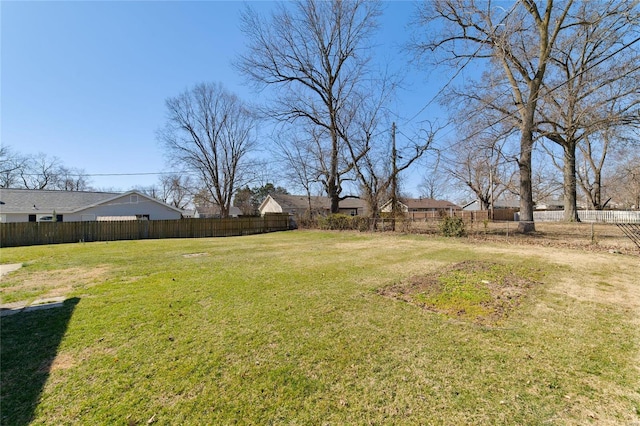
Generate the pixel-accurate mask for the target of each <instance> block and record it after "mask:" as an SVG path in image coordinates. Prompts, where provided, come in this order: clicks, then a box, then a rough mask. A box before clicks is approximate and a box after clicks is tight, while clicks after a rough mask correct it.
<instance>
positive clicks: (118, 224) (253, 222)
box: [0, 214, 290, 247]
mask: <svg viewBox="0 0 640 426" xmlns="http://www.w3.org/2000/svg"><path fill="white" fill-rule="evenodd" d="M288 229H290V226H289V215H287V214H268V215H265V216H264V217H243V218H228V219H178V220H131V221H114V222H21V223H0V247H16V246H31V245H40V244H60V243H77V242H80V241H83V242H91V241H116V240H142V239H158V238H206V237H231V236H240V235H251V234H262V233H265V232H274V231H286V230H288Z"/></svg>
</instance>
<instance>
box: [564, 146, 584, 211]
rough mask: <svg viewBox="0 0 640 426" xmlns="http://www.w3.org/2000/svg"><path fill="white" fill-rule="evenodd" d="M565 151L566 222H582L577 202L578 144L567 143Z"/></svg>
mask: <svg viewBox="0 0 640 426" xmlns="http://www.w3.org/2000/svg"><path fill="white" fill-rule="evenodd" d="M562 148H563V150H564V166H563V170H562V174H563V175H564V185H563V187H564V221H565V222H580V218H578V205H577V200H576V144H575V142H572V141H567V143H566V144H564V145H563V146H562Z"/></svg>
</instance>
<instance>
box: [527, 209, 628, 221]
mask: <svg viewBox="0 0 640 426" xmlns="http://www.w3.org/2000/svg"><path fill="white" fill-rule="evenodd" d="M563 218H564V211H562V210H556V211H546V212H533V220H534V221H535V222H562V221H563ZM578 218H579V219H580V220H581V221H582V222H604V223H640V211H630V210H578Z"/></svg>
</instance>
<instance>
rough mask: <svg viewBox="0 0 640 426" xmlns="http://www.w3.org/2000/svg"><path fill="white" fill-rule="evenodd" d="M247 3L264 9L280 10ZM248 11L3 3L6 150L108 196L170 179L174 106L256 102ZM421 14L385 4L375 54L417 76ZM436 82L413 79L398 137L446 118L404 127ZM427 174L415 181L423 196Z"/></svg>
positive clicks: (426, 114) (400, 108) (403, 96)
mask: <svg viewBox="0 0 640 426" xmlns="http://www.w3.org/2000/svg"><path fill="white" fill-rule="evenodd" d="M248 4H249V5H250V6H251V7H254V8H256V9H257V10H259V11H262V10H264V11H265V12H268V11H269V10H270V8H272V7H273V3H269V2H249V3H248ZM243 7H244V3H242V2H217V1H201V2H165V1H158V2H150V1H149V2H147V1H138V2H133V1H123V2H116V1H114V2H93V1H85V2H75V1H74V2H30V1H24V2H14V1H2V2H1V6H0V8H1V9H0V14H1V43H2V44H1V52H2V54H1V55H2V56H1V60H2V62H1V66H2V71H1V92H0V97H1V110H0V114H1V129H0V137H1V143H2V145H3V146H10V147H11V148H12V149H13V150H15V151H18V152H20V153H23V154H36V153H40V152H42V153H45V154H47V155H48V156H56V157H58V158H60V159H61V160H62V162H63V163H64V164H65V165H66V166H68V167H77V168H81V169H84V170H85V172H86V173H87V174H89V175H91V176H90V184H91V185H92V186H94V187H96V188H98V189H119V190H127V189H130V188H131V187H134V186H149V185H153V184H155V183H157V180H158V176H157V175H155V174H154V173H157V172H163V171H170V169H169V168H167V166H166V165H165V158H164V153H163V150H162V148H161V146H160V145H159V144H158V142H157V141H156V137H155V132H156V130H157V129H158V128H159V127H161V126H162V125H163V124H164V120H165V106H164V101H165V99H166V98H168V97H172V96H176V95H178V94H180V93H181V92H183V91H184V90H185V89H187V88H189V87H191V86H193V85H194V84H197V83H200V82H209V81H211V82H221V83H222V84H223V85H224V86H225V87H226V88H227V89H229V90H231V91H233V92H235V93H237V94H238V95H239V96H240V97H242V98H244V99H247V100H256V98H257V97H258V95H256V94H255V93H252V92H251V89H250V88H249V87H247V86H244V85H243V78H242V77H241V76H240V75H238V74H237V72H236V71H235V70H234V69H233V67H232V65H231V62H232V61H233V60H234V59H235V58H236V57H237V55H238V54H239V53H241V52H242V51H243V49H244V45H245V40H244V38H243V35H242V33H241V32H240V30H239V14H240V11H241V10H242V8H243ZM414 7H415V5H414V3H412V2H386V3H384V9H385V12H384V15H383V17H382V20H381V29H380V33H379V35H378V37H377V42H376V43H377V45H378V48H377V53H376V54H377V56H378V57H379V58H380V59H381V60H384V61H389V62H390V63H391V64H393V66H397V67H398V68H399V69H401V70H407V69H410V68H408V65H407V63H406V55H403V54H402V53H401V52H400V50H401V49H402V45H403V43H404V42H405V41H406V39H407V37H408V29H407V25H408V23H409V20H410V18H411V14H412V12H413V10H414ZM429 78H430V81H429V82H427V80H426V73H424V72H416V71H409V72H407V74H406V77H405V81H404V86H405V90H403V91H401V92H400V93H399V95H398V101H397V103H396V110H397V111H396V112H397V114H398V115H399V117H403V118H399V120H398V122H399V123H398V124H399V130H400V131H403V130H405V131H407V132H408V130H407V129H408V128H409V127H415V126H417V123H418V122H419V121H420V120H425V119H434V118H435V114H438V113H439V112H438V108H437V105H436V104H433V105H432V106H430V107H429V108H427V109H426V110H425V111H422V113H420V114H419V115H418V116H417V117H415V118H414V120H413V121H412V122H411V123H407V122H406V120H407V119H409V118H413V117H414V115H416V114H417V113H418V112H419V111H420V110H421V109H422V108H423V107H424V106H425V104H426V103H427V102H428V101H429V100H430V99H431V98H432V96H433V95H434V94H435V93H436V92H437V91H438V90H439V88H440V87H441V86H442V85H443V84H445V83H446V80H438V78H437V76H435V77H434V76H433V75H431V76H429ZM441 78H443V77H441ZM403 126H404V127H403ZM135 173H138V174H140V173H149V174H147V175H133V174H135ZM420 173H421V172H420V171H419V170H413V171H412V173H411V174H410V175H408V176H405V179H406V181H407V184H406V190H408V191H409V192H413V193H414V195H417V191H416V189H415V187H416V186H417V184H418V183H419V181H420ZM100 174H113V175H117V174H131V175H126V176H96V175H100ZM280 184H283V185H284V186H286V182H280Z"/></svg>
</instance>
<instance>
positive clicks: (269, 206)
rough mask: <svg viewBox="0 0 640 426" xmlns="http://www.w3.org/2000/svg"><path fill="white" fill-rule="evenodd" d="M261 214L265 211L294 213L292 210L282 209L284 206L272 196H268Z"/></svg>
mask: <svg viewBox="0 0 640 426" xmlns="http://www.w3.org/2000/svg"><path fill="white" fill-rule="evenodd" d="M260 213H261V214H263V215H264V214H265V213H292V212H290V211H282V207H281V206H280V204H278V202H277V201H275V200H274V199H273V198H271V197H267V199H266V200H265V204H264V206H262V208H261V210H260Z"/></svg>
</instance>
